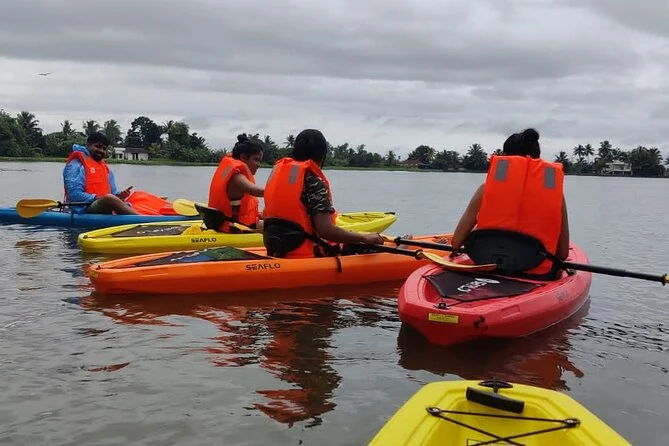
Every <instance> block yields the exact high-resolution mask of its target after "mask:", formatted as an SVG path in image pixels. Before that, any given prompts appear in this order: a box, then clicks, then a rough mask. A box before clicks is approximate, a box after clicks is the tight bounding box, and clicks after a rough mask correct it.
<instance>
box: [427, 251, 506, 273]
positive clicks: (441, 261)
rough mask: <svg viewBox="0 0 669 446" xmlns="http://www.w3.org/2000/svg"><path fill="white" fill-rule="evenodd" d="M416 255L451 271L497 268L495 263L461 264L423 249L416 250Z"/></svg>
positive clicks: (490, 269)
mask: <svg viewBox="0 0 669 446" xmlns="http://www.w3.org/2000/svg"><path fill="white" fill-rule="evenodd" d="M416 256H417V257H419V258H422V259H426V260H429V261H430V262H432V263H436V264H437V265H440V266H441V267H442V268H444V269H448V270H452V271H493V270H495V269H496V268H497V265H496V264H494V263H486V264H485V265H463V264H460V263H455V262H451V261H450V260H448V259H447V258H444V257H440V256H438V255H437V254H434V253H431V252H425V251H418V254H417V255H416Z"/></svg>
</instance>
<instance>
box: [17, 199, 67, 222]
mask: <svg viewBox="0 0 669 446" xmlns="http://www.w3.org/2000/svg"><path fill="white" fill-rule="evenodd" d="M58 205H59V203H58V202H57V201H55V200H48V199H45V198H25V199H23V200H19V201H18V203H16V213H17V214H19V215H20V216H21V217H23V218H31V217H36V216H38V215H39V214H41V213H42V212H44V211H46V210H47V209H52V208H56V207H58Z"/></svg>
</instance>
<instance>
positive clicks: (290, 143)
mask: <svg viewBox="0 0 669 446" xmlns="http://www.w3.org/2000/svg"><path fill="white" fill-rule="evenodd" d="M294 145H295V135H288V136H287V137H286V142H285V145H284V148H286V149H291V150H292V149H293V146H294Z"/></svg>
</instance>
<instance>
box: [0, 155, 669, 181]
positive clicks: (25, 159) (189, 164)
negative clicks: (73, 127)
mask: <svg viewBox="0 0 669 446" xmlns="http://www.w3.org/2000/svg"><path fill="white" fill-rule="evenodd" d="M65 161H66V158H51V157H2V156H0V163H2V162H16V163H19V162H28V163H63V164H65ZM105 161H106V162H107V163H108V164H130V165H139V166H179V167H202V166H210V167H216V166H218V163H196V162H187V161H174V160H169V159H155V160H148V161H143V160H142V161H132V160H115V159H107V160H105ZM261 167H264V168H268V169H269V168H271V167H272V166H271V165H270V164H263V165H262V166H261ZM323 170H377V171H378V170H381V171H389V172H391V171H396V172H439V173H486V171H480V170H441V169H419V168H417V167H404V166H381V167H350V166H326V167H324V168H323ZM565 175H566V176H581V177H615V178H669V177H667V176H648V177H643V176H629V175H624V176H623V175H598V174H596V173H565Z"/></svg>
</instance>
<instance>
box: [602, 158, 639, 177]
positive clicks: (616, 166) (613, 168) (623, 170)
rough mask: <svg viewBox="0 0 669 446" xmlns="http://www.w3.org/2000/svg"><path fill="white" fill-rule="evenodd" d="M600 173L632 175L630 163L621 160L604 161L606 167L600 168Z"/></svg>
mask: <svg viewBox="0 0 669 446" xmlns="http://www.w3.org/2000/svg"><path fill="white" fill-rule="evenodd" d="M602 175H619V176H623V175H628V176H632V164H631V163H623V162H622V161H615V162H612V163H606V167H604V168H603V169H602Z"/></svg>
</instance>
